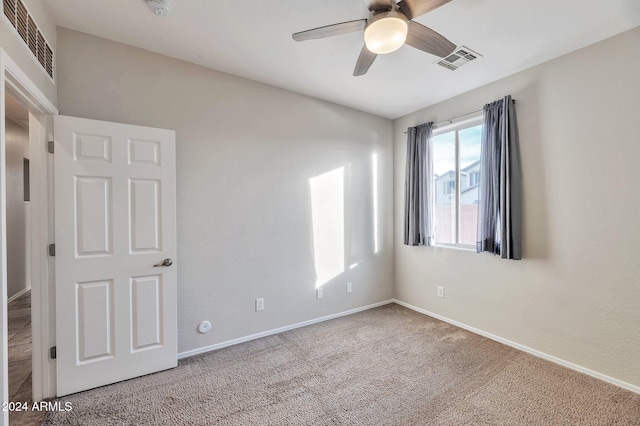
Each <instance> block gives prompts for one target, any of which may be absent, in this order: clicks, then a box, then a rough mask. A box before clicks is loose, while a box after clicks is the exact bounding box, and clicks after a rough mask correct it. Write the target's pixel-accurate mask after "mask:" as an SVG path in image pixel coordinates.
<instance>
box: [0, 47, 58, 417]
mask: <svg viewBox="0 0 640 426" xmlns="http://www.w3.org/2000/svg"><path fill="white" fill-rule="evenodd" d="M6 92H9V93H11V96H12V97H14V98H15V99H16V100H18V101H19V102H20V103H22V104H23V105H24V106H25V107H27V109H28V110H29V112H30V114H29V154H30V157H31V158H30V172H31V260H32V261H31V277H32V278H31V279H32V282H33V283H36V284H35V285H33V283H32V286H31V298H32V306H35V307H36V308H35V309H33V308H32V317H31V318H32V321H31V326H32V342H33V343H32V349H33V352H32V360H33V361H32V362H33V376H32V380H33V383H32V387H33V398H34V400H41V399H43V398H48V397H53V396H55V364H53V363H54V362H55V361H52V360H50V359H49V353H48V352H49V350H48V349H49V347H50V345H52V344H53V342H54V340H55V332H53V330H55V312H53V308H52V307H51V304H50V303H51V301H53V297H52V296H51V295H52V293H51V290H52V289H53V284H54V283H53V279H52V278H53V274H52V273H53V266H54V264H53V261H52V260H51V259H49V258H48V256H47V252H46V250H47V249H46V247H47V245H48V242H49V241H53V239H52V236H53V227H52V225H51V223H52V217H51V216H52V215H51V214H50V212H51V211H52V210H51V208H52V206H53V197H52V195H53V193H52V191H51V189H50V183H51V176H50V174H51V173H53V170H52V168H51V167H49V162H50V159H49V158H48V156H47V152H46V141H47V139H48V138H49V137H51V136H52V135H51V133H52V125H51V124H50V123H51V121H52V120H51V118H50V117H49V116H50V115H52V114H57V113H58V109H57V108H56V106H55V105H54V104H53V103H52V102H51V101H50V100H49V99H48V98H47V97H46V96H45V95H44V94H43V93H42V91H41V90H40V89H39V88H38V87H37V86H36V85H35V84H34V83H33V81H31V79H30V78H29V77H28V76H27V74H26V73H24V71H22V69H20V67H19V66H18V65H17V64H16V63H15V61H13V59H11V57H10V56H9V55H8V54H7V53H6V52H5V51H4V49H1V48H0V118H1V120H0V158H1V160H0V281H1V289H0V341H1V342H2V348H0V378H1V380H2V383H1V384H0V395H1V396H2V401H3V402H4V401H8V397H9V381H8V343H7V338H8V329H7V240H6V158H5V154H4V152H5V147H6V141H5V94H6ZM52 323H53V324H52ZM0 419H2V422H0V423H2V424H8V422H9V420H8V412H7V411H3V412H2V414H1V416H0Z"/></svg>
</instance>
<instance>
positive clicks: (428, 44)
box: [406, 21, 456, 58]
mask: <svg viewBox="0 0 640 426" xmlns="http://www.w3.org/2000/svg"><path fill="white" fill-rule="evenodd" d="M406 43H407V44H408V45H409V46H412V47H415V48H416V49H418V50H422V51H423V52H427V53H431V54H432V55H436V56H439V57H441V58H444V57H445V56H447V55H448V54H449V53H451V52H453V51H454V50H455V48H456V45H455V44H453V43H451V42H450V41H449V40H447V39H446V38H445V37H443V36H441V35H440V34H438V33H437V32H435V31H433V30H432V29H431V28H427V27H425V26H424V25H422V24H418V23H417V22H415V21H409V33H408V34H407V41H406Z"/></svg>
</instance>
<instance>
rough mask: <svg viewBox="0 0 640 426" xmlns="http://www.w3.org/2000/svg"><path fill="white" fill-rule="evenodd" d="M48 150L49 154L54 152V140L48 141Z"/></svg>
mask: <svg viewBox="0 0 640 426" xmlns="http://www.w3.org/2000/svg"><path fill="white" fill-rule="evenodd" d="M47 152H49V154H53V141H49V142H47Z"/></svg>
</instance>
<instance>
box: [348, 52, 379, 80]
mask: <svg viewBox="0 0 640 426" xmlns="http://www.w3.org/2000/svg"><path fill="white" fill-rule="evenodd" d="M377 57H378V55H376V54H375V53H372V52H370V51H369V49H367V46H366V45H365V46H362V50H361V51H360V56H358V62H357V63H356V68H355V69H354V70H353V76H354V77H357V76H360V75H365V74H366V73H367V71H369V67H371V64H373V61H375V60H376V58H377Z"/></svg>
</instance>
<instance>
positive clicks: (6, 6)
mask: <svg viewBox="0 0 640 426" xmlns="http://www.w3.org/2000/svg"><path fill="white" fill-rule="evenodd" d="M2 10H3V12H4V16H5V17H6V18H7V19H8V20H9V23H10V24H11V26H12V27H13V28H14V29H15V30H16V32H17V33H18V35H19V36H20V38H21V39H22V41H24V44H25V45H26V46H27V48H28V49H29V51H31V53H32V54H33V56H34V58H36V60H37V61H38V62H39V63H40V65H41V66H42V68H43V69H44V70H45V71H46V73H47V74H49V77H51V78H53V49H51V45H49V43H47V41H46V40H45V38H44V36H43V35H42V33H41V32H40V29H39V28H38V24H36V21H35V20H34V19H33V17H32V16H31V14H30V13H29V11H28V10H27V7H26V6H25V5H24V3H23V2H22V0H2Z"/></svg>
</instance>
